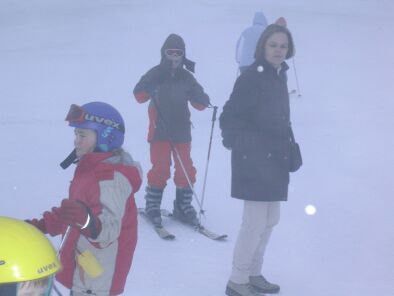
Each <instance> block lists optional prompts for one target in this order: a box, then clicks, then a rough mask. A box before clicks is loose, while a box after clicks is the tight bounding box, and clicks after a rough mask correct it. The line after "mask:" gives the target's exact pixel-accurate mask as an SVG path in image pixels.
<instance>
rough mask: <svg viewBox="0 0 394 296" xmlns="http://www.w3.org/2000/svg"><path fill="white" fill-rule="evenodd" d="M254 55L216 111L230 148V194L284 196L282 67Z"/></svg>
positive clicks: (286, 115)
mask: <svg viewBox="0 0 394 296" xmlns="http://www.w3.org/2000/svg"><path fill="white" fill-rule="evenodd" d="M287 69H288V66H287V64H286V63H283V64H282V67H281V69H280V71H278V70H277V69H275V68H274V67H272V66H271V65H270V64H268V63H267V62H266V61H256V62H255V63H253V64H252V65H251V66H250V67H249V68H248V69H247V70H245V71H244V72H243V73H242V74H241V76H239V77H238V79H237V81H236V82H235V85H234V89H233V92H232V94H231V96H230V99H229V100H228V101H227V102H226V104H225V105H224V107H223V112H222V114H221V115H220V127H221V129H222V136H223V145H224V146H225V147H227V148H228V149H231V150H232V153H231V169H232V179H231V195H232V197H235V198H239V199H243V200H252V201H284V200H287V192H288V184H289V152H290V133H289V126H290V106H289V94H288V89H287V77H286V71H287Z"/></svg>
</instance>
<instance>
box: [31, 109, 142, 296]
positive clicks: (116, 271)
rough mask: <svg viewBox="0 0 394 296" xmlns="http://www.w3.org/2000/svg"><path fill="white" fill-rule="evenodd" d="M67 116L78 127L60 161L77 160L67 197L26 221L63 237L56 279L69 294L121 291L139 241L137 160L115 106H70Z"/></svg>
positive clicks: (108, 293) (65, 163)
mask: <svg viewBox="0 0 394 296" xmlns="http://www.w3.org/2000/svg"><path fill="white" fill-rule="evenodd" d="M66 120H67V121H68V122H69V125H70V126H72V127H74V128H75V140H74V146H75V149H74V151H73V152H72V153H71V154H70V156H69V157H68V158H67V159H66V160H65V161H64V162H63V163H62V166H63V167H64V168H66V167H67V166H69V165H70V164H71V163H72V162H77V167H76V170H75V173H74V178H73V180H72V182H71V185H70V189H69V197H68V199H64V200H63V201H62V202H61V205H60V207H54V208H52V210H51V211H47V212H45V213H44V214H43V217H42V218H41V219H39V220H37V219H33V220H30V221H28V222H30V223H31V224H33V225H35V226H36V227H38V228H39V229H40V230H41V231H42V232H44V233H48V234H50V235H52V236H55V235H59V234H62V235H63V236H64V238H63V239H64V242H63V244H62V249H61V250H60V260H61V263H62V265H63V270H62V271H61V272H59V273H58V274H57V276H56V278H57V280H58V281H59V282H61V283H62V284H63V285H64V286H66V287H67V288H69V289H71V295H97V296H104V295H119V294H121V293H122V292H123V289H124V285H125V281H126V278H127V274H128V272H129V270H130V267H131V262H132V258H133V254H134V250H135V246H136V242H137V211H136V206H135V202H134V193H135V192H137V191H138V190H139V188H140V186H141V172H140V169H139V165H138V163H136V162H134V161H133V159H132V158H131V156H130V155H129V154H128V153H127V152H125V151H124V150H123V149H122V148H121V146H122V144H123V141H124V133H125V125H124V122H123V119H122V117H121V115H120V114H119V112H118V111H117V110H116V109H115V108H114V107H112V106H111V105H109V104H106V103H102V102H92V103H88V104H85V105H83V106H81V107H79V106H76V105H72V106H71V109H70V111H69V113H68V115H67V117H66Z"/></svg>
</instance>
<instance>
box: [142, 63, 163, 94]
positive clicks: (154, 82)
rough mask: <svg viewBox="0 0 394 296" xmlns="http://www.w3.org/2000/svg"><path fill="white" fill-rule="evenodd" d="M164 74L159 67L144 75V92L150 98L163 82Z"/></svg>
mask: <svg viewBox="0 0 394 296" xmlns="http://www.w3.org/2000/svg"><path fill="white" fill-rule="evenodd" d="M164 78H165V73H164V71H163V69H162V68H161V67H160V66H159V67H156V68H154V69H152V70H151V71H149V72H148V73H147V74H146V84H145V90H146V91H147V92H148V93H149V94H150V95H151V96H152V95H154V94H155V91H156V89H157V87H158V86H159V85H160V84H161V83H162V82H163V81H164Z"/></svg>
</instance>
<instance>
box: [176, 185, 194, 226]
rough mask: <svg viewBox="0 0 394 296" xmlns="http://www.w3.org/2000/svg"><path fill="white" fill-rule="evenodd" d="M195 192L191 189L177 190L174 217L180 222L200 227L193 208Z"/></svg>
mask: <svg viewBox="0 0 394 296" xmlns="http://www.w3.org/2000/svg"><path fill="white" fill-rule="evenodd" d="M192 198H193V191H192V190H191V189H190V188H189V187H186V188H177V189H176V199H175V200H174V211H173V215H174V216H175V218H177V219H179V220H180V221H182V222H184V223H187V224H190V225H193V226H198V225H199V224H200V223H199V221H198V219H197V212H196V210H195V209H194V208H193V206H192Z"/></svg>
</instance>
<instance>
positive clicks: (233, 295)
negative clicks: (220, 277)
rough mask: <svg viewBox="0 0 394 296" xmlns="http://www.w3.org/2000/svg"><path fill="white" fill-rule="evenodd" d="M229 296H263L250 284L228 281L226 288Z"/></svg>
mask: <svg viewBox="0 0 394 296" xmlns="http://www.w3.org/2000/svg"><path fill="white" fill-rule="evenodd" d="M226 295H227V296H263V295H262V294H260V293H258V292H257V291H256V290H255V289H254V288H253V287H252V285H250V283H246V284H236V283H234V282H232V281H228V283H227V286H226Z"/></svg>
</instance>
